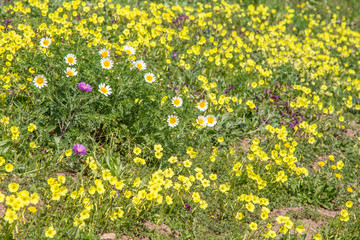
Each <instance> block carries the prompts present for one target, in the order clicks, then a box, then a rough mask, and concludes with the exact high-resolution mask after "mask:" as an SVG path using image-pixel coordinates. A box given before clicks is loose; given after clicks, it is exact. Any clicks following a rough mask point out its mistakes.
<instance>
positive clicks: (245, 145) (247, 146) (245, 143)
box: [240, 139, 251, 152]
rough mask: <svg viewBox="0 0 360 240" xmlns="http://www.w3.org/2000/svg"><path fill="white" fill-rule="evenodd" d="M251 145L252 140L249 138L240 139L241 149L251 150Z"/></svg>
mask: <svg viewBox="0 0 360 240" xmlns="http://www.w3.org/2000/svg"><path fill="white" fill-rule="evenodd" d="M250 145H251V141H250V140H248V139H242V140H241V141H240V148H241V150H243V151H244V152H249V149H250Z"/></svg>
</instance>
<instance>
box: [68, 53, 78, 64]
mask: <svg viewBox="0 0 360 240" xmlns="http://www.w3.org/2000/svg"><path fill="white" fill-rule="evenodd" d="M65 62H66V63H67V64H69V65H70V66H72V65H75V64H76V57H75V55H74V54H72V53H69V54H68V55H66V56H65Z"/></svg>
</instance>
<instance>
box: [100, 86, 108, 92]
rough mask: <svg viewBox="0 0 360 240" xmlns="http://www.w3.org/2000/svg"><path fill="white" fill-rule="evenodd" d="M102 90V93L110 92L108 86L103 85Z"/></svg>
mask: <svg viewBox="0 0 360 240" xmlns="http://www.w3.org/2000/svg"><path fill="white" fill-rule="evenodd" d="M100 91H101V92H102V93H107V92H108V90H107V88H104V87H101V88H100Z"/></svg>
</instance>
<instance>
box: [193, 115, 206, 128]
mask: <svg viewBox="0 0 360 240" xmlns="http://www.w3.org/2000/svg"><path fill="white" fill-rule="evenodd" d="M196 123H197V124H199V125H201V126H203V127H205V126H206V124H207V122H206V117H204V116H198V118H197V119H196Z"/></svg>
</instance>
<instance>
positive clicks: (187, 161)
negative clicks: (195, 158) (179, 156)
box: [183, 160, 192, 168]
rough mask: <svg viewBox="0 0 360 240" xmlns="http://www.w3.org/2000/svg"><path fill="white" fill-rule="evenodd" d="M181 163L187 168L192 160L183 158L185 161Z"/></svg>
mask: <svg viewBox="0 0 360 240" xmlns="http://www.w3.org/2000/svg"><path fill="white" fill-rule="evenodd" d="M183 164H184V166H185V167H187V168H189V167H191V165H192V162H191V161H189V160H185V161H184V162H183Z"/></svg>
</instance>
